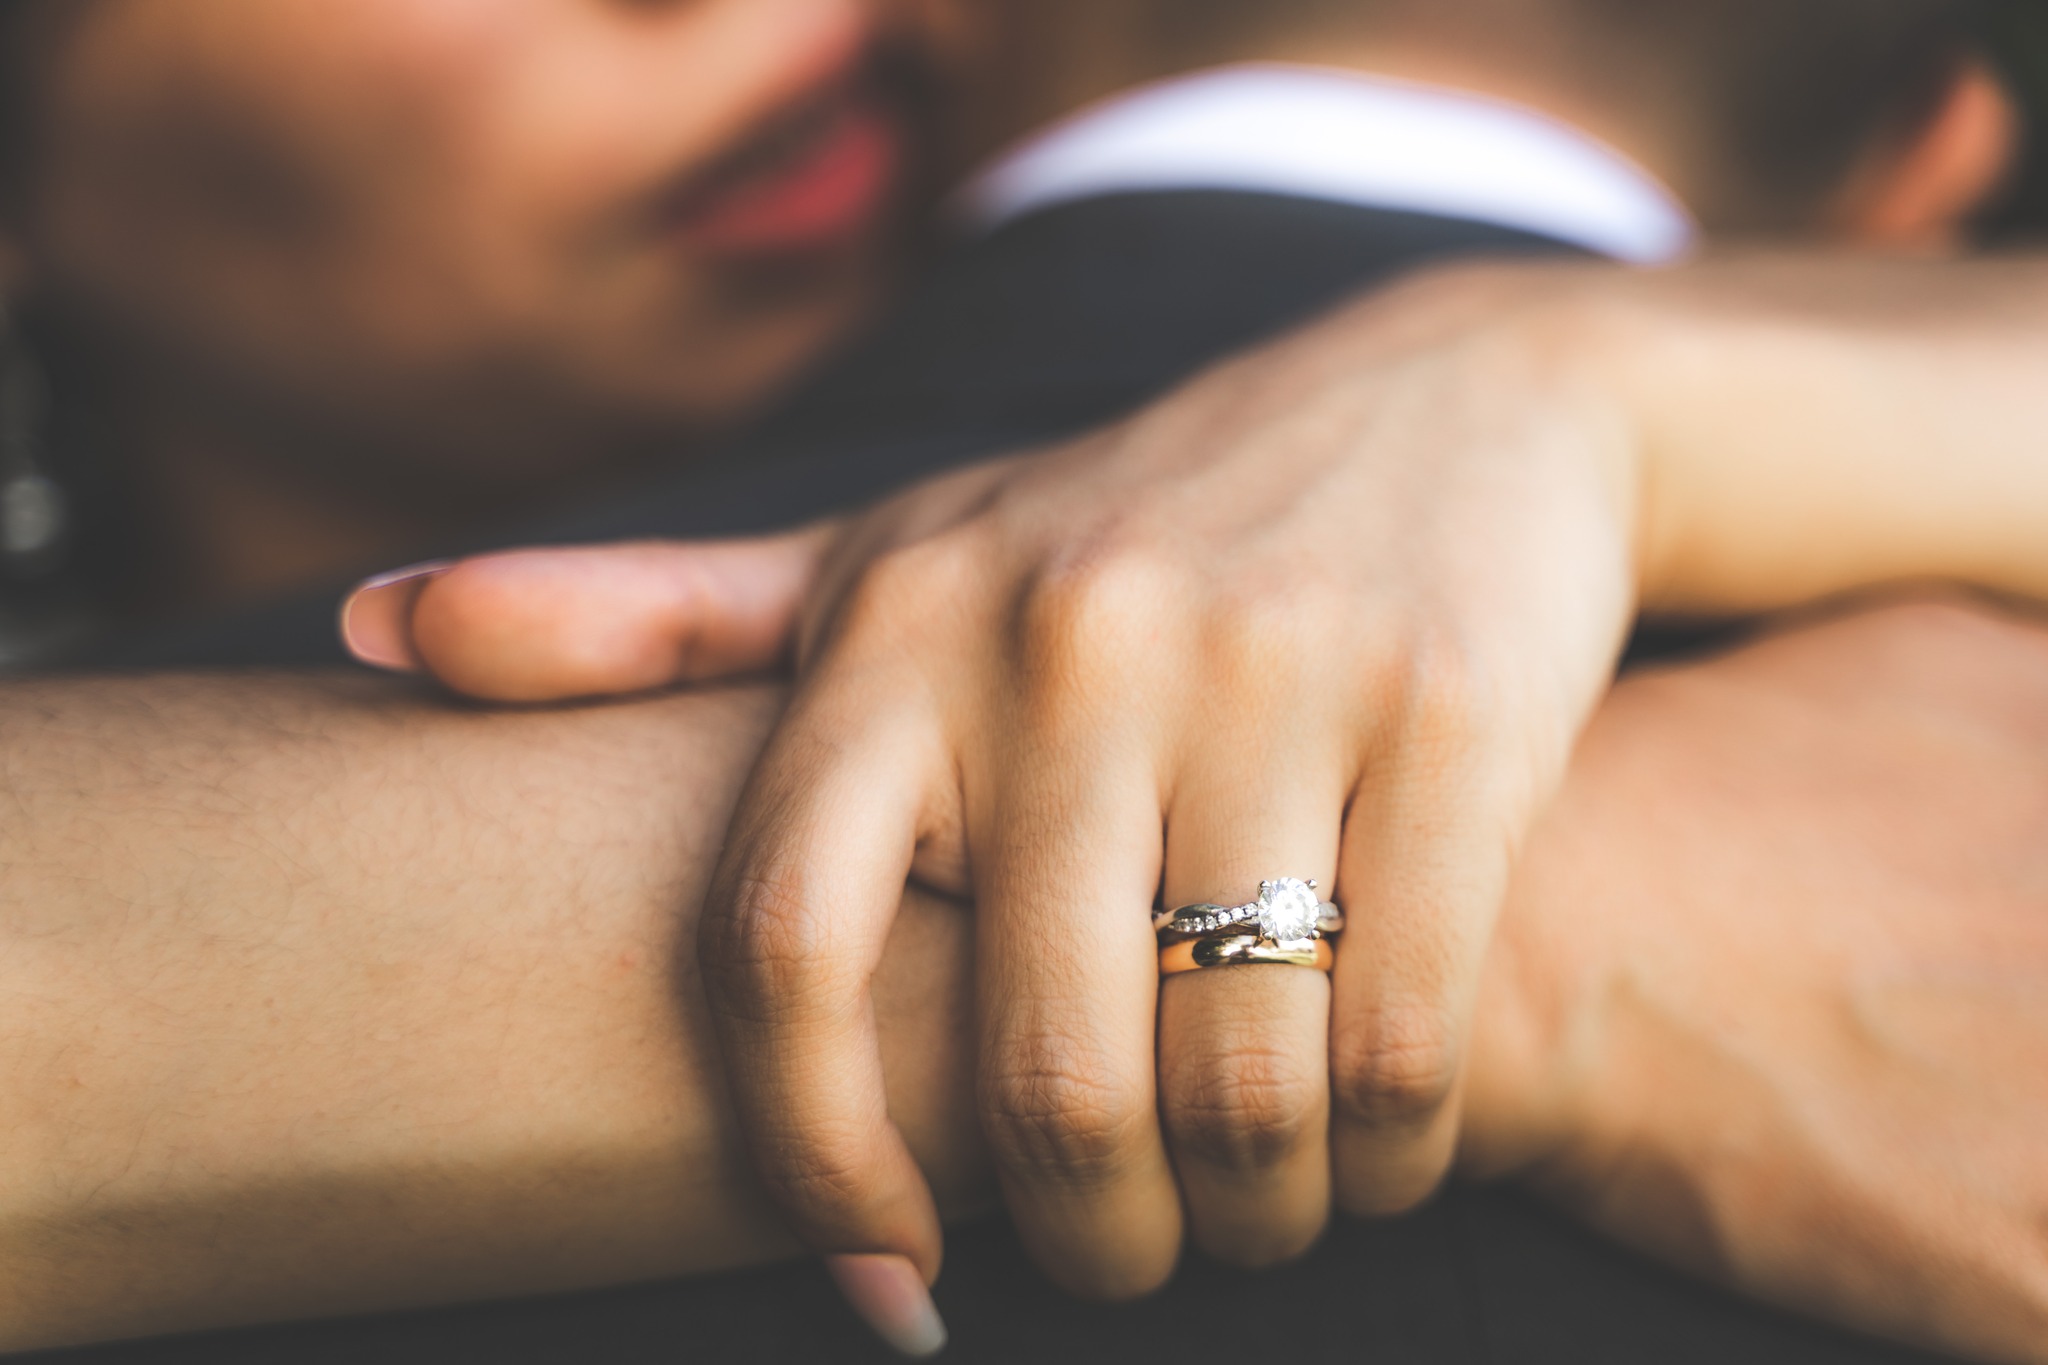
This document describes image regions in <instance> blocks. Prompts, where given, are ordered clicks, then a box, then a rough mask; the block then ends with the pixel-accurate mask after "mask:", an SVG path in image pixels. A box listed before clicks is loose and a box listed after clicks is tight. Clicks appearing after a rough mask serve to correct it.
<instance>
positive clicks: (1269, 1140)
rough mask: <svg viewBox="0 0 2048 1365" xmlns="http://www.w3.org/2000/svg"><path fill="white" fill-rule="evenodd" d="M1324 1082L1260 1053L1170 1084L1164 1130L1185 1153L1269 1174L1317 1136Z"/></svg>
mask: <svg viewBox="0 0 2048 1365" xmlns="http://www.w3.org/2000/svg"><path fill="white" fill-rule="evenodd" d="M1326 1084H1327V1083H1326V1082H1325V1081H1324V1079H1323V1078H1322V1077H1321V1076H1316V1075H1310V1074H1307V1071H1306V1069H1305V1068H1304V1067H1303V1066H1302V1064H1301V1063H1300V1061H1299V1060H1298V1059H1296V1058H1295V1057H1293V1056H1291V1055H1289V1054H1287V1053H1284V1052H1280V1051H1274V1050H1266V1049H1260V1050H1255V1051H1246V1052H1242V1053H1238V1054H1236V1055H1234V1056H1232V1057H1230V1058H1229V1059H1227V1061H1225V1062H1224V1063H1223V1064H1221V1065H1211V1066H1205V1067H1201V1068H1199V1069H1195V1070H1193V1071H1192V1072H1190V1073H1175V1074H1172V1075H1170V1076H1169V1079H1168V1099H1167V1103H1166V1121H1167V1126H1168V1128H1169V1129H1170V1130H1171V1132H1172V1133H1173V1140H1174V1145H1175V1147H1176V1148H1178V1149H1179V1150H1180V1151H1181V1152H1182V1153H1183V1154H1184V1155H1186V1156H1188V1157H1190V1158H1192V1159H1194V1160H1196V1161H1198V1162H1201V1163H1203V1164H1205V1165H1208V1166H1212V1167H1216V1168H1218V1169H1221V1170H1224V1171H1228V1172H1231V1173H1234V1174H1236V1173H1245V1174H1249V1173H1253V1172H1258V1171H1263V1170H1269V1169H1271V1168H1272V1167H1275V1166H1277V1165H1279V1164H1281V1163H1282V1162H1284V1161H1286V1160H1287V1159H1288V1158H1289V1157H1291V1156H1293V1155H1294V1154H1295V1153H1297V1152H1299V1151H1302V1150H1303V1149H1304V1148H1305V1147H1306V1146H1307V1145H1308V1144H1309V1143H1310V1142H1311V1141H1312V1140H1313V1138H1314V1129H1315V1127H1316V1126H1317V1125H1316V1120H1317V1116H1318V1114H1319V1111H1320V1107H1321V1104H1322V1101H1323V1097H1324V1093H1325V1087H1326Z"/></svg>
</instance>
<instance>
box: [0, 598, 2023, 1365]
mask: <svg viewBox="0 0 2048 1365" xmlns="http://www.w3.org/2000/svg"><path fill="white" fill-rule="evenodd" d="M779 700H780V699H779V697H778V696H777V695H776V694H774V693H772V692H769V691H765V690H756V691H733V692H725V693H715V694H694V695H683V696H673V697H668V698H663V699H658V700H651V701H641V702H636V703H631V704H626V705H620V706H614V707H606V708H596V709H587V710H576V711H566V710H562V711H525V712H499V713H487V712H472V711H459V710H454V709H451V708H448V707H445V706H443V705H440V704H437V703H435V702H433V701H431V700H428V699H425V698H423V697H422V696H420V695H417V694H411V693H408V692H406V691H405V690H403V689H397V688H392V687H388V686H384V685H381V684H376V683H370V682H365V681H361V680H355V679H346V680H336V679H323V678H300V679H293V678H282V677H280V678H271V679H251V680H246V681H241V682H224V681H220V680H214V679H192V680H189V681H184V682H179V681H175V680H164V679H155V680H140V681H126V682H104V683H87V684H80V683H50V684H33V685H22V686H14V687H8V688H0V801H4V802H5V816H4V818H0V1002H4V1007H0V1350H4V1349H15V1348H26V1347H33V1346H42V1345H55V1344H62V1343H70V1342H81V1341H87V1340H98V1339H106V1338H112V1337H120V1336H133V1335H142V1334H149V1333H157V1332H167V1331H172V1330H179V1329H192V1328H203V1327H209V1326H218V1325H228V1324H237V1323H246V1322H258V1321H265V1320H277V1319H285V1318H296V1317H308V1316H316V1315H328V1314H336V1313H345V1312H352V1311H364V1310H373V1309H384V1308H395V1307H402V1306H407V1305H423V1304H431V1303H441V1302H452V1301H457V1300H462V1299H475V1298H486V1297H497V1296H503V1295H509V1294H519V1293H530V1292H545V1291H553V1290H565V1289H573V1288H579V1287H584V1286H594V1285H600V1284H608V1283H623V1282H629V1281H634V1280H642V1279H649V1278H655V1277H663V1276H673V1275H686V1274H692V1273H698V1272H705V1271H710V1270H714V1269H719V1268H724V1267H730V1266H737V1265H744V1264H748V1263H752V1262H759V1261H765V1260H770V1259H775V1258H778V1257H782V1256H785V1255H789V1254H793V1252H794V1244H793V1243H792V1242H790V1241H789V1240H788V1239H786V1238H785V1237H784V1236H783V1235H782V1233H781V1232H780V1231H779V1228H778V1223H777V1220H776V1218H775V1216H774V1215H773V1214H772V1212H771V1211H770V1210H769V1209H768V1208H767V1207H766V1205H765V1202H764V1201H763V1200H761V1198H760V1197H759V1196H758V1195H757V1194H756V1193H755V1192H754V1190H753V1186H752V1183H751V1181H750V1180H749V1178H748V1174H747V1172H748V1168H747V1162H746V1158H745V1156H744V1154H743V1152H742V1151H741V1148H740V1146H739V1144H738V1142H737V1141H736V1139H735V1137H734V1135H733V1133H732V1131H731V1129H730V1128H729V1126H728V1124H727V1123H726V1121H725V1118H724V1113H723V1101H722V1098H721V1087H720V1083H719V1079H718V1077H717V1075H716V1074H715V1072H714V1069H713V1064H712V1062H711V1060H710V1059H711V1055H712V1051H711V1048H710V1046H709V1043H710V1039H709V1038H708V1036H707V1031H706V1023H705V1018H704V1015H703V1012H702V1010H701V1008H700V1006H699V1003H698V997H699V991H698V986H697V982H696V978H695V956H694V947H695V920H696V910H697V906H698V903H699V900H700V898H701V896H702V895H703V884H704V881H705V879H706V877H707V876H708V869H709V867H710V865H711V862H712V860H713V858H714V857H715V855H716V852H717V845H718V842H719V840H720V839H721V837H722V835H723V831H724V828H725V824H726V819H727V814H728V812H729V810H730V808H731V806H732V803H733V801H734V799H735V796H736V793H737V789H738V787H739V785H740V783H741V781H742V780H743V778H744V776H745V773H746V770H747V769H748V768H749V767H750V766H751V764H752V762H753V759H754V755H755V752H756V749H757V747H758V745H759V743H760V741H761V738H762V736H764V735H765V733H766V731H767V728H768V726H769V724H770V722H771V721H772V719H773V718H774V714H775V712H776V709H777V706H778V704H779ZM2044 743H2048V631H2043V630H2042V629H2041V628H2040V627H2039V626H2038V625H2034V624H2025V623H2021V622H2015V621H2013V620H2010V619H2004V618H2000V617H1998V616H1995V615H1993V614H1989V613H1984V612H1978V611H1967V612H1966V611H1959V610H1957V609H1955V608H1953V607H1910V608H1904V609H1897V610H1889V611H1879V612H1875V613H1869V614H1866V615H1863V616H1861V617H1852V618H1849V619H1848V620H1846V621H1844V622H1841V623H1837V624H1823V625H1821V626H1819V627H1816V628H1813V629H1809V630H1806V631H1803V632H1800V633H1798V634H1796V635H1793V636H1788V637H1785V638H1783V639H1780V640H1776V641H1766V642H1764V643H1763V644H1760V645H1757V646H1753V647H1751V648H1748V649H1745V650H1744V651H1742V652H1740V653H1738V654H1736V655H1734V656H1731V657H1729V658H1727V659H1724V660H1720V661H1712V662H1708V663H1705V664H1701V665H1696V666H1694V667H1692V668H1689V669H1687V670H1684V671H1681V672H1665V673H1662V674H1653V675H1646V676H1643V677H1639V678H1636V679H1634V680H1631V681H1627V682H1624V683H1623V684H1622V686H1621V688H1620V690H1619V692H1618V693H1617V695H1616V697H1615V698H1614V700H1613V702H1612V703H1610V705H1609V706H1608V707H1607V708H1606V709H1605V710H1604V711H1603V712H1602V714H1601V715H1600V717H1598V718H1597V719H1596V720H1595V722H1594V725H1593V727H1592V729H1591V730H1590V731H1589V734H1588V737H1587V740H1586V743H1585V745H1584V746H1583V747H1582V749H1581V753H1580V756H1579V760H1578V762H1577V763H1576V764H1575V766H1574V769H1573V771H1572V774H1571V777H1570V780H1569V781H1568V782H1567V784H1566V787H1565V790H1564V793H1563V795H1562V797H1561V798H1560V800H1559V802H1558V803H1557V805H1556V807H1555V808H1554V809H1553V810H1552V812H1551V814H1550V815H1549V817H1547V818H1546V819H1545V821H1544V822H1542V824H1541V825H1540V826H1539V827H1538V830H1537V832H1536V835H1535V838H1534V840H1533V842H1532V844H1531V847H1530V848H1529V850H1528V852H1527V855H1526V857H1525V860H1524V862H1523V865H1522V871H1521V872H1520V873H1519V874H1518V878H1517V882H1516V885H1515V888H1514V892H1513V894H1512V896H1511V897H1510V902H1509V905H1508V907H1507V909H1506V912H1505V914H1504V915H1503V918H1502V921H1501V926H1500V933H1499V935H1498V938H1497V940H1496V943H1495V947H1494V950H1493V954H1492V956H1491V958H1490V959H1489V962H1488V966H1487V972H1486V976H1485V979H1484V982H1483V990H1482V1001H1481V1008H1480V1012H1479V1015H1478V1018H1477V1021H1476V1028H1475V1032H1474V1036H1473V1057H1472V1077H1471V1088H1470V1095H1469V1101H1468V1105H1467V1124H1466V1142H1465V1149H1464V1154H1463V1160H1464V1164H1465V1166H1466V1169H1467V1170H1468V1171H1469V1172H1471V1173H1473V1174H1475V1175H1483V1176H1514V1175H1532V1176H1534V1177H1536V1178H1537V1179H1538V1180H1540V1181H1541V1182H1542V1183H1543V1184H1545V1185H1546V1186H1547V1187H1549V1188H1551V1189H1553V1190H1555V1191H1557V1192H1558V1193H1559V1194H1560V1197H1562V1198H1563V1199H1564V1200H1565V1201H1566V1202H1567V1204H1568V1205H1569V1206H1570V1207H1571V1208H1572V1209H1573V1210H1574V1211H1575V1212H1577V1213H1579V1214H1581V1215H1582V1216H1584V1217H1587V1218H1589V1219H1590V1220H1591V1221H1593V1222H1595V1223H1596V1224H1598V1225H1600V1226H1602V1227H1603V1228H1605V1229H1607V1230H1608V1231H1610V1232H1612V1233H1614V1234H1615V1235H1617V1236H1620V1237H1622V1238H1624V1239H1626V1240H1629V1241H1632V1242H1635V1243H1637V1244H1638V1245H1641V1246H1643V1247H1645V1248H1646V1249H1650V1250H1653V1251H1655V1252H1657V1253H1658V1254H1661V1255H1664V1256H1667V1257H1670V1258H1673V1259H1676V1260H1679V1261H1680V1262H1682V1263H1684V1264H1688V1265H1690V1266H1692V1267H1694V1268H1695V1269H1698V1270H1701V1271H1703V1272H1705V1273H1708V1274H1711V1275H1714V1276H1716V1277H1717V1278H1720V1279H1722V1280H1724V1281H1726V1282H1728V1283H1731V1284H1733V1285H1735V1286H1737V1287H1739V1288H1742V1289H1744V1290H1746V1291H1748V1292H1751V1293H1757V1294H1762V1295H1764V1296H1766V1297H1771V1298H1774V1299H1777V1300H1779V1301H1781V1302H1785V1303H1787V1304H1789V1305H1791V1306H1794V1307H1798V1308H1802V1309H1805V1310H1808V1311H1817V1312H1821V1313H1823V1314H1825V1315H1827V1316H1830V1317H1834V1318H1837V1319H1839V1320H1843V1321H1847V1322H1850V1323H1853V1324H1856V1325H1859V1326H1862V1327H1864V1328H1866V1329H1869V1330H1876V1331H1881V1332H1883V1333H1885V1334H1887V1335H1893V1336H1899V1337H1904V1338H1907V1339H1911V1340H1918V1341H1922V1342H1925V1343H1928V1344H1932V1345H1935V1346H1938V1347H1945V1348H1948V1349H1961V1350H1965V1351H1970V1352H1973V1353H1976V1354H1981V1355H1984V1356H1986V1357H1989V1358H1998V1359H2010V1360H2024V1361H2030V1362H2031V1361H2048V1355H2044V1354H2043V1353H2042V1351H2041V1349H2040V1345H2039V1343H2040V1342H2041V1341H2042V1340H2044V1339H2048V1337H2044V1334H2043V1330H2044V1329H2048V1244H2044V1243H2042V1242H2041V1239H2040V1237H2039V1228H2040V1227H2041V1226H2044V1225H2048V1223H2044V1221H2043V1218H2044V1215H2043V1210H2048V1167H2044V1166H2043V1163H2042V1162H2041V1161H2040V1160H2039V1157H2038V1144H2034V1143H2031V1142H2029V1141H2027V1137H2028V1135H2030V1134H2031V1133H2032V1132H2035V1131H2038V1130H2039V1127H2040V1124H2041V1123H2042V1122H2048V1088H2044V1087H2042V1086H2041V1085H2039V1084H2038V1083H2036V1081H2037V1078H2038V1077H2039V1076H2040V1075H2042V1074H2044V1073H2043V1072H2042V1070H2041V1067H2040V1066H2039V1064H2038V1062H2039V1059H2040V1058H2041V1057H2043V1056H2048V1018H2044V1016H2042V1015H2041V1013H2040V1011H2039V1009H2038V1006H2037V1005H2036V1004H2035V1003H2034V1002H2036V1001H2038V999H2039V998H2040V991H2041V983H2042V982H2043V981H2048V918H2044V917H2043V916H2042V915H2041V913H2040V905H2039V902H2038V896H2037V894H2036V892H2037V890H2038V887H2039V886H2040V885H2041V879H2042V877H2043V876H2044V875H2048V851H2044V845H2043V844H2042V841H2041V840H2040V837H2039V830H2040V827H2041V820H2042V818H2043V816H2044V812H2048V771H2044V766H2043V764H2042V763H2041V761H2040V758H2039V755H2040V754H2041V753H2043V752H2048V750H2044V748H2043V745H2044ZM1844 945H1853V948H1854V951H1853V952H1847V953H1845V952H1844ZM971 953H972V941H971V930H970V917H969V916H968V914H966V913H965V912H964V911H963V910H962V909H961V907H958V906H955V905H950V904H944V903H940V902H937V901H934V900H931V899H928V898H922V897H918V896H915V895H913V896H911V897H909V898H908V900H907V901H906V904H905V907H904V913H903V915H902V916H901V917H900V919H899V921H898V924H897V931H896V934H895V936H894V938H893V939H892V941H891V943H890V945H889V949H888V952H887V954H886V956H885V958H884V961H883V965H882V969H881V973H880V975H879V976H878V978H877V980H876V983H875V991H874V999H875V1001H876V1008H877V1011H878V1022H879V1025H880V1029H879V1032H880V1036H881V1042H882V1051H883V1056H884V1062H885V1067H886V1070H887V1073H888V1077H889V1089H890V1107H891V1115H892V1117H893V1118H894V1119H895V1120H896V1121H897V1122H898V1123H899V1124H900V1125H901V1126H902V1127H903V1129H904V1131H905V1133H906V1134H907V1135H908V1137H909V1139H910V1141H911V1144H912V1147H913V1149H914V1151H915V1153H916V1155H917V1157H918V1159H919V1160H920V1161H921V1162H922V1163H923V1164H924V1166H925V1168H926V1169H927V1171H928V1172H929V1173H930V1174H931V1176H932V1177H933V1179H934V1183H935V1185H936V1186H937V1188H938V1189H939V1190H940V1191H941V1193H942V1195H944V1196H946V1197H947V1198H948V1199H949V1200H950V1202H951V1203H952V1205H953V1208H954V1209H955V1210H956V1211H961V1210H965V1209H967V1208H970V1207H972V1206H974V1205H976V1204H978V1203H980V1202H982V1201H984V1200H985V1199H986V1197H987V1180H986V1175H985V1170H984V1166H983V1159H982V1154H981V1150H980V1147H981V1144H980V1138H979V1136H978V1133H977V1130H976V1127H975V1122H974V1118H973V1115H972V1103H971V1088H970V1087H971V1081H970V1072H971V1069H970V1067H969V1066H968V1064H967V1063H968V1060H969V1059H968V1057H967V1056H966V1052H967V1049H968V1047H969V1044H970V1039H971V1030H970V1028H969V1026H968V1024H967V1020H968V1019H969V1018H970V1017H971V1014H970V1011H969V1008H968V1004H969V1001H968V998H967V990H968V982H969V980H970V958H971ZM1986 982H1991V983H1994V984H1995V985H1997V987H1998V989H1991V990H1987V989H1984V988H1983V985H1984V983H1986ZM1873 983H1875V984H1876V985H1879V986H1882V987H1883V988H1884V990H1883V993H1882V1000H1883V1001H1884V1002H1890V1003H1889V1004H1887V1006H1886V1011H1884V1012H1880V1013H1879V1014H1872V1013H1871V1012H1870V1011H1871V1008H1872V1006H1873V1002H1874V1001H1876V1000H1877V999H1878V997H1873V996H1872V995H1870V993H1869V988H1870V987H1871V986H1872V984H1873ZM1899 1001H1905V1002H1906V1004H1907V1005H1908V1006H1909V1008H1906V1009H1904V1010H1903V1011H1902V1010H1900V1009H1897V1008H1893V1007H1892V1006H1893V1005H1896V1004H1897V1002H1899ZM1874 1023H1875V1024H1881V1025H1882V1027H1881V1028H1878V1029H1877V1030H1876V1031H1875V1032H1873V1031H1872V1025H1873V1024H1874ZM1987 1039H1988V1040H1990V1041H1991V1042H1993V1043H1995V1046H1989V1047H1987V1046H1985V1045H1983V1044H1984V1041H1985V1040H1987ZM1945 1050H1946V1051H1945ZM1930 1059H1932V1060H1933V1063H1934V1064H1933V1065H1930V1064H1929V1063H1930ZM1253 1064H1254V1065H1255V1064H1256V1059H1253ZM1733 1115H1740V1116H1741V1117H1742V1120H1743V1122H1742V1127H1741V1131H1740V1133H1739V1137H1740V1139H1741V1140H1740V1142H1739V1143H1738V1144H1737V1145H1736V1146H1733V1147H1731V1146H1730V1145H1729V1142H1728V1141H1724V1140H1723V1139H1724V1138H1728V1137H1729V1136H1730V1135H1731V1133H1733V1131H1734V1130H1731V1129H1730V1127H1729V1122H1730V1117H1731V1116H1733ZM1873 1172H1876V1173H1877V1174H1878V1175H1880V1176H1881V1177H1882V1178H1879V1179H1874V1180H1873V1179H1871V1178H1869V1177H1870V1176H1871V1175H1872V1173H1873ZM1679 1214H1684V1215H1685V1216H1683V1217H1680V1216H1676V1215H1679ZM2029 1230H2031V1231H2029Z"/></svg>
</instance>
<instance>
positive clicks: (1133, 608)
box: [1015, 537, 1176, 690]
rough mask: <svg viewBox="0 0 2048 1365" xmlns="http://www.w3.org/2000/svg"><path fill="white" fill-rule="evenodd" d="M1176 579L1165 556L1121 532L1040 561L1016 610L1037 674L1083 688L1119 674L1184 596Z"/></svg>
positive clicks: (1027, 659)
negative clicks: (1178, 593)
mask: <svg viewBox="0 0 2048 1365" xmlns="http://www.w3.org/2000/svg"><path fill="white" fill-rule="evenodd" d="M1173 583H1174V569H1173V566H1172V564H1171V563H1170V562H1168V560H1167V558H1166V557H1165V556H1163V555H1161V554H1160V553H1158V552H1157V551H1156V550H1154V549H1152V548H1149V547H1146V546H1144V545H1141V544H1138V543H1136V542H1134V541H1128V540H1118V539H1116V538H1114V537H1108V538H1102V539H1098V540H1097V541H1095V542H1094V543H1092V544H1089V545H1087V546H1084V547H1080V548H1076V549H1073V550H1069V551H1067V552H1065V553H1063V554H1061V555H1058V556H1056V557H1054V558H1053V559H1052V560H1050V561H1049V562H1047V563H1044V564H1042V565H1040V566H1039V567H1038V568H1037V569H1036V570H1035V571H1034V572H1033V573H1031V574H1030V575H1029V576H1028V577H1027V579H1026V581H1025V583H1024V585H1023V588H1022V594H1021V599H1020V600H1019V602H1018V603H1017V606H1016V610H1015V620H1016V627H1015V629H1016V636H1017V642H1018V647H1019V651H1020V653H1021V655H1022V661H1023V663H1024V665H1025V667H1026V669H1027V670H1028V673H1029V675H1030V676H1031V677H1033V678H1034V679H1036V680H1038V681H1041V682H1049V683H1052V684H1053V685H1055V686H1066V687H1074V688H1079V689H1082V690H1093V689H1095V688H1096V687H1098V686H1101V685H1103V684H1106V683H1114V682H1116V681H1117V680H1119V679H1120V678H1122V677H1123V676H1124V675H1125V673H1126V671H1127V669H1129V668H1130V667H1132V666H1134V665H1135V664H1136V663H1137V662H1138V660H1139V657H1140V655H1141V653H1142V651H1143V650H1144V649H1145V648H1146V646H1145V644H1144V642H1145V641H1147V640H1150V639H1153V638H1156V637H1157V636H1158V634H1159V633H1160V630H1161V629H1162V627H1163V625H1164V624H1165V622H1166V620H1167V619H1168V618H1167V608H1169V607H1170V606H1171V604H1172V603H1173V602H1174V601H1175V600H1176V594H1175V592H1174V590H1173Z"/></svg>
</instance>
